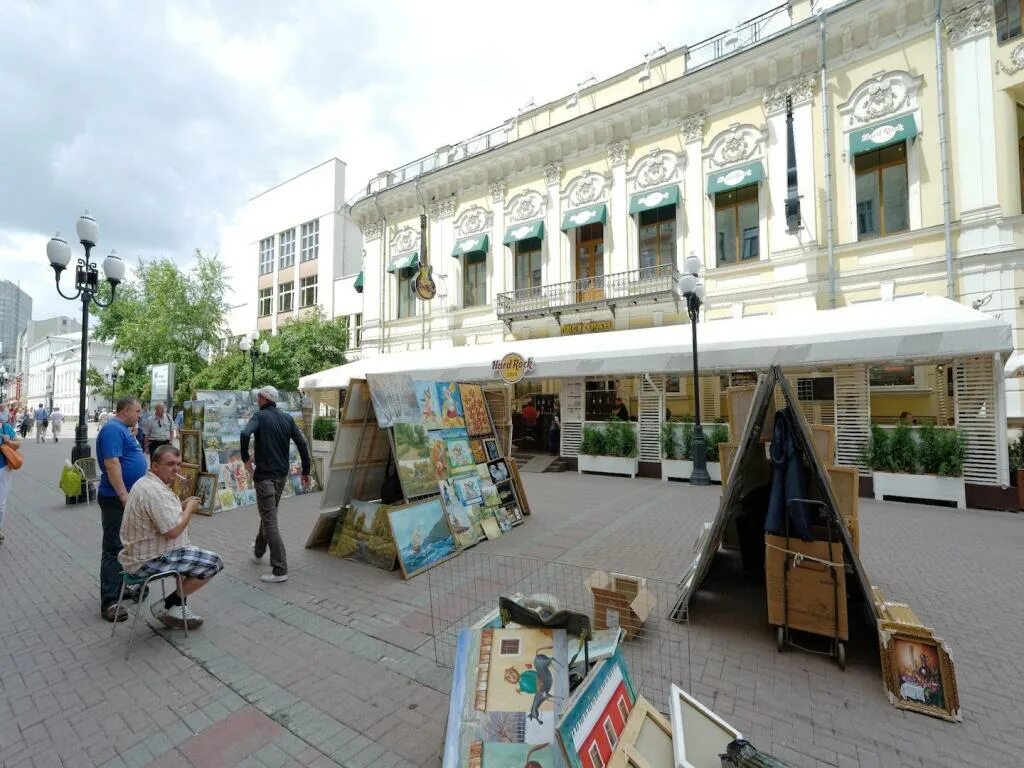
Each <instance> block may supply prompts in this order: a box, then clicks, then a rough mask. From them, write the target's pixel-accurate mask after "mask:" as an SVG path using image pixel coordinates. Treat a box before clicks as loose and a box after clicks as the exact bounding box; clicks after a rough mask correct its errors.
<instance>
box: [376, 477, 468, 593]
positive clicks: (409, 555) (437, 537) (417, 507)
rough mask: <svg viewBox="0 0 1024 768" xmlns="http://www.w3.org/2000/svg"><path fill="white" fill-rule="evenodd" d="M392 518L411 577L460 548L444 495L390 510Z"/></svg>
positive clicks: (406, 573)
mask: <svg viewBox="0 0 1024 768" xmlns="http://www.w3.org/2000/svg"><path fill="white" fill-rule="evenodd" d="M388 522H389V523H390V525H391V534H392V538H393V540H394V542H395V548H396V550H397V552H398V564H399V565H400V566H401V567H402V574H403V575H404V576H405V578H407V579H411V578H412V577H413V576H415V575H417V574H419V573H423V571H425V570H427V569H428V568H432V567H433V566H435V565H437V564H438V563H441V562H444V561H445V560H447V559H448V558H450V557H452V556H453V555H454V554H455V552H456V550H457V548H456V546H455V537H454V536H452V531H451V528H450V527H449V526H448V518H447V517H446V516H445V511H444V507H443V506H442V505H441V499H440V498H437V497H435V498H433V499H427V500H426V501H420V502H416V503H414V504H406V505H405V506H404V507H394V508H392V509H390V510H388Z"/></svg>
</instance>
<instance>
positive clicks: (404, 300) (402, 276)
mask: <svg viewBox="0 0 1024 768" xmlns="http://www.w3.org/2000/svg"><path fill="white" fill-rule="evenodd" d="M415 274H416V270H415V269H401V270H399V271H398V272H397V274H396V278H397V282H398V319H399V320H401V319H402V318H403V317H413V316H415V314H416V305H415V303H414V302H415V295H414V294H413V292H412V278H413V275H415Z"/></svg>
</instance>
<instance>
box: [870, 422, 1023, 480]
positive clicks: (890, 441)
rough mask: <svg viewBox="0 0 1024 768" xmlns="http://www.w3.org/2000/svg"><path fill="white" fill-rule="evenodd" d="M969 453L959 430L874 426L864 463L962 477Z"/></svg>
mask: <svg viewBox="0 0 1024 768" xmlns="http://www.w3.org/2000/svg"><path fill="white" fill-rule="evenodd" d="M915 431H916V432H917V439H915V437H914V432H915ZM1021 448H1024V444H1022V445H1021ZM966 452H967V443H966V440H965V438H964V435H963V433H962V432H961V431H960V430H958V429H937V428H935V427H934V426H931V425H924V426H921V427H918V428H914V429H912V428H911V427H910V426H909V425H908V424H906V423H905V422H900V423H899V424H897V425H896V428H895V429H893V430H886V429H883V428H882V427H880V426H878V425H877V424H872V425H871V439H870V440H869V441H868V445H867V448H866V449H865V451H864V460H865V461H866V462H867V464H868V466H870V467H871V469H872V470H875V471H878V472H905V473H921V474H925V475H942V476H944V477H960V476H962V475H963V466H964V457H965V455H966ZM1022 457H1024V454H1022Z"/></svg>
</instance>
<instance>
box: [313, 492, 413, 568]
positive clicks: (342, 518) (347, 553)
mask: <svg viewBox="0 0 1024 768" xmlns="http://www.w3.org/2000/svg"><path fill="white" fill-rule="evenodd" d="M389 509H390V507H387V506H384V505H383V504H381V503H380V502H379V501H353V502H352V504H351V505H350V507H349V509H348V511H347V512H344V511H343V514H340V515H339V516H338V526H337V528H336V529H335V531H334V538H333V539H332V540H331V547H330V549H329V550H328V551H329V552H330V554H332V555H334V556H335V557H343V558H345V559H347V560H356V561H358V562H361V563H368V564H369V565H373V566H376V567H377V568H383V569H384V570H386V571H390V570H393V569H394V567H395V559H396V556H397V553H396V552H395V541H394V539H393V538H392V537H391V526H389V525H388V510H389Z"/></svg>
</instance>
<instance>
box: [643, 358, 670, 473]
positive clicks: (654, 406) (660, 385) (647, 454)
mask: <svg viewBox="0 0 1024 768" xmlns="http://www.w3.org/2000/svg"><path fill="white" fill-rule="evenodd" d="M637 402H638V403H639V406H640V407H639V413H638V414H637V442H638V443H639V445H638V446H637V451H638V453H639V455H640V461H661V424H662V420H663V419H664V416H665V377H664V376H644V377H643V378H642V380H641V383H640V394H639V395H637Z"/></svg>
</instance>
